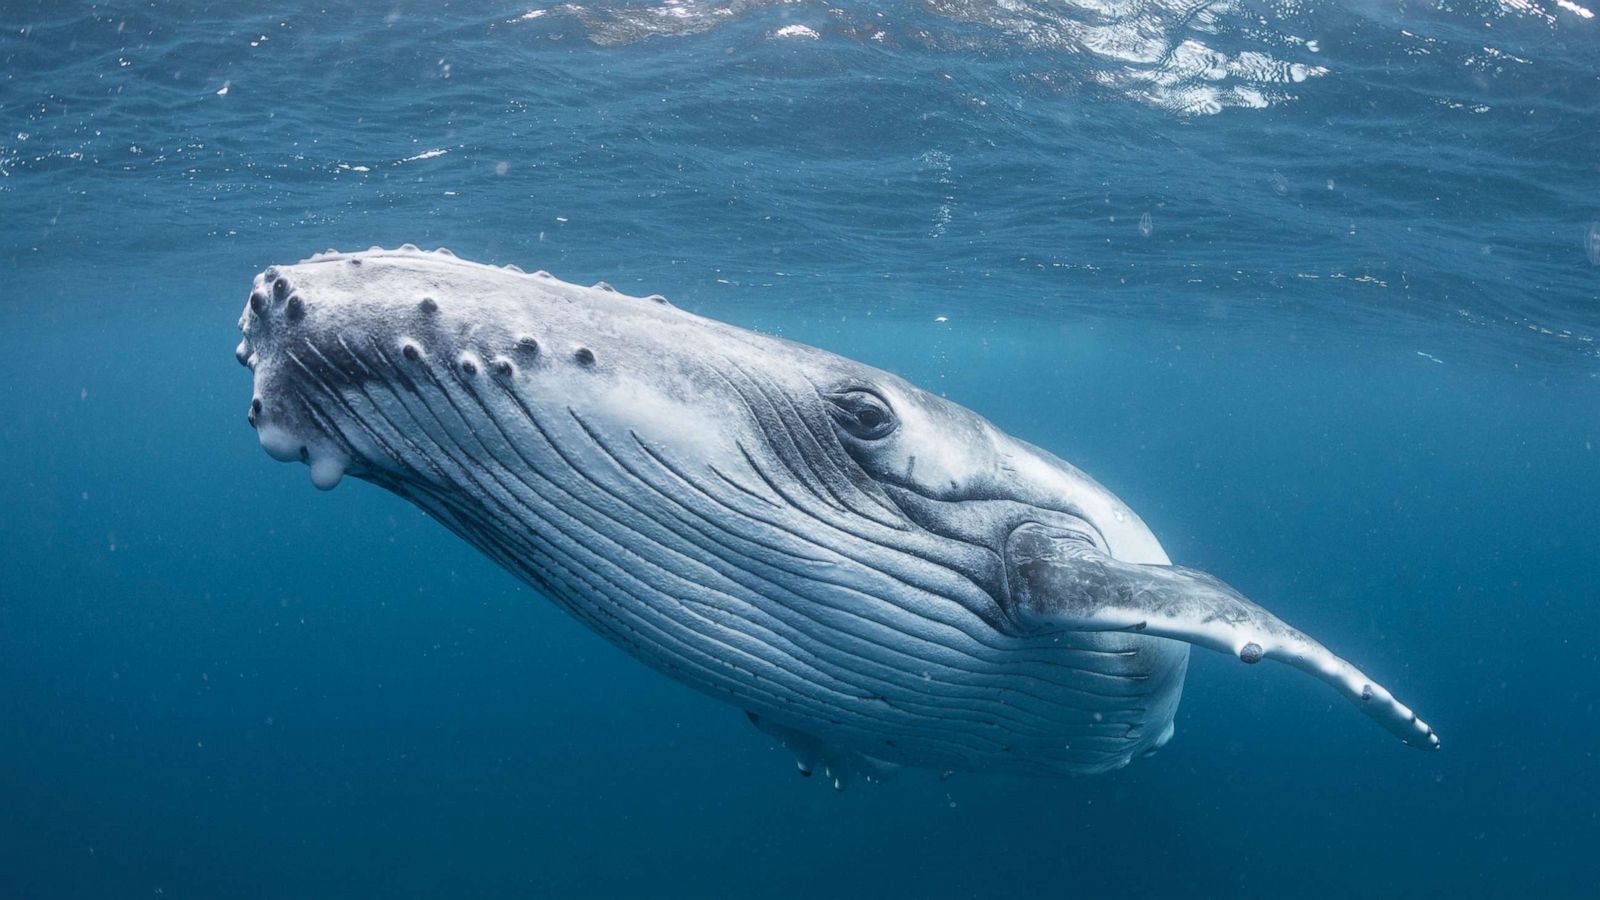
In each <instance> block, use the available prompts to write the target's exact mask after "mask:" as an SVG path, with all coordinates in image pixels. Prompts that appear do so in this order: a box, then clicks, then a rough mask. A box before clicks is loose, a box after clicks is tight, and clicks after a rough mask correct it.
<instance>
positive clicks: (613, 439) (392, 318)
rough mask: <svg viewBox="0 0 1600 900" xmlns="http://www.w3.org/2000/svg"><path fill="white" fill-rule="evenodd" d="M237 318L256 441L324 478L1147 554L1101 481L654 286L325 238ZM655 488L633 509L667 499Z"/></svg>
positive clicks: (855, 366)
mask: <svg viewBox="0 0 1600 900" xmlns="http://www.w3.org/2000/svg"><path fill="white" fill-rule="evenodd" d="M240 330H241V331H242V332H243V335H244V338H243V340H242V341H241V342H240V344H239V347H238V348H237V351H236V354H237V357H238V359H239V361H240V362H241V363H242V364H244V365H246V366H247V367H249V368H250V369H252V370H253V372H254V376H255V391H254V395H253V397H252V398H251V402H250V410H249V413H248V418H249V421H250V424H251V425H252V426H254V427H255V429H256V431H257V434H258V436H259V438H260V441H261V445H262V447H263V448H264V449H265V450H266V451H267V452H268V453H269V454H271V455H272V456H273V457H274V458H275V459H279V460H283V461H301V462H304V463H306V464H307V465H308V466H309V468H310V473H311V479H312V481H313V482H314V483H315V484H316V485H317V486H318V487H321V488H324V489H328V488H332V487H333V486H334V485H336V484H337V483H338V482H339V481H340V479H341V477H342V476H343V475H344V474H346V473H349V474H352V475H355V476H357V477H360V478H365V479H369V480H372V481H375V482H378V483H380V484H382V485H384V486H386V487H390V488H392V489H397V490H399V491H400V492H402V493H404V494H406V495H407V496H408V497H409V498H411V499H414V500H418V501H419V502H423V503H424V505H425V506H429V507H430V509H431V511H434V512H436V513H441V514H445V515H446V516H447V517H460V516H470V515H471V514H472V513H474V512H477V511H481V510H479V509H478V508H480V507H495V508H499V507H504V508H503V509H498V510H497V512H498V513H499V514H510V513H512V512H516V513H518V514H523V513H525V512H526V511H525V510H522V509H521V508H520V506H519V505H518V501H520V500H522V499H524V498H523V497H521V496H520V493H519V492H523V491H530V492H539V491H536V489H540V490H542V493H540V497H542V498H544V499H548V500H549V501H550V502H551V503H552V504H554V505H560V502H561V500H562V498H563V497H567V496H568V494H567V493H565V492H571V491H580V492H581V490H582V489H583V487H584V486H585V485H590V486H592V485H593V484H595V483H596V482H601V483H603V482H605V481H606V480H607V479H626V478H628V477H630V473H629V471H628V470H629V469H630V468H632V467H639V468H642V469H648V472H637V473H632V474H635V475H641V474H643V475H648V476H650V477H651V478H665V479H667V482H666V484H668V485H671V484H672V483H673V481H674V480H675V481H677V482H681V484H677V485H675V487H677V488H679V489H682V490H688V491H694V490H698V489H703V488H704V489H711V492H712V493H718V492H721V491H732V492H734V494H735V496H737V498H738V499H739V500H740V501H744V502H771V503H776V504H778V505H780V506H785V507H794V508H801V509H807V510H811V511H813V512H816V513H818V514H821V515H824V516H826V517H830V518H833V519H835V520H837V521H839V522H845V521H847V520H848V519H850V518H856V519H859V520H861V521H862V522H867V523H871V524H872V527H874V528H878V527H881V528H888V529H898V530H903V529H907V528H920V529H924V530H927V531H929V532H932V533H935V534H939V535H942V536H944V537H946V538H948V539H950V540H953V541H957V542H962V543H966V544H973V543H977V544H981V545H984V546H986V547H988V548H990V549H997V548H999V547H1001V546H1002V545H1003V543H1004V540H1005V537H1006V535H1007V534H1008V533H1009V531H1010V530H1011V529H1013V528H1015V527H1016V526H1017V525H1018V524H1019V523H1022V522H1025V521H1039V520H1040V519H1041V518H1042V519H1044V520H1046V521H1048V522H1049V523H1050V524H1051V525H1052V526H1060V527H1065V528H1073V529H1077V530H1080V531H1082V532H1083V533H1084V534H1085V535H1086V536H1088V538H1089V539H1090V540H1092V541H1093V542H1095V543H1097V544H1098V545H1100V546H1102V547H1103V548H1105V549H1106V550H1107V551H1109V552H1111V553H1112V554H1114V555H1116V556H1118V557H1119V558H1124V559H1128V560H1131V561H1135V562H1165V561H1166V557H1165V556H1164V555H1163V553H1162V551H1161V548H1160V546H1159V545H1158V544H1157V543H1156V541H1155V539H1154V537H1153V536H1152V535H1151V534H1150V532H1149V530H1148V529H1146V528H1145V527H1144V525H1143V523H1142V522H1140V521H1139V519H1138V517H1137V516H1135V515H1134V514H1133V513H1132V512H1131V511H1130V510H1128V509H1127V508H1126V507H1125V506H1124V505H1123V504H1122V503H1121V502H1120V501H1119V500H1117V498H1115V497H1114V496H1113V495H1112V494H1111V493H1110V492H1108V491H1106V490H1105V489H1104V488H1102V487H1100V486H1099V485H1098V484H1096V483H1095V482H1094V481H1093V480H1091V479H1090V478H1088V477H1087V476H1086V475H1084V474H1083V473H1081V472H1079V471H1078V470H1076V469H1074V468H1073V467H1071V466H1070V465H1068V464H1066V463H1065V462H1063V461H1061V460H1059V459H1056V458H1055V457H1052V456H1050V455H1049V454H1046V453H1044V452H1043V451H1040V450H1038V449H1037V448H1034V447H1032V446H1030V445H1027V444H1025V443H1023V442H1021V441H1018V440H1016V439H1013V438H1011V437H1009V436H1008V435H1006V434H1005V433H1003V432H1001V431H1000V430H998V429H997V428H995V427H993V426H992V425H990V424H989V423H988V422H987V421H985V420H984V419H982V418H981V417H979V416H977V415H976V414H974V413H972V412H970V411H968V410H966V409H965V408H963V407H961V406H958V405H956V404H953V403H950V402H948V401H945V400H943V399H942V398H939V397H937V396H934V395H931V394H928V393H926V392H924V391H921V390H919V389H917V388H916V387H914V386H912V385H910V384H909V383H907V382H905V381H904V380H903V379H901V378H898V377H896V376H894V375H891V374H889V373H887V372H883V371H881V370H878V369H875V368H873V367H871V366H867V365H863V364H861V363H858V362H855V361H853V360H850V359H846V358H843V357H840V356H837V355H835V354H832V353H828V352H825V351H822V350H818V349H815V348H811V347H807V346H803V345H800V344H796V343H792V342H789V341H785V340H781V339H778V338H773V337H770V336H766V335H761V334H756V333H753V332H749V331H745V330H743V329H739V328H736V327H733V326H730V325H726V324H723V323H720V322H717V321H714V320H710V319H706V318H702V317H700V316H696V315H693V314H690V313H687V312H685V311H683V310H680V309H677V308H676V307H674V306H672V305H671V304H670V303H668V302H667V301H666V300H665V298H663V297H660V296H656V295H653V296H648V297H635V296H629V295H626V294H623V293H620V292H618V291H616V290H614V289H613V288H611V287H610V286H609V285H607V284H605V283H603V282H602V283H598V284H595V285H593V286H591V287H582V286H578V285H574V284H568V283H566V282H563V281H560V280H558V279H556V278H554V277H552V276H550V275H549V274H548V273H545V272H534V273H525V272H523V271H522V270H520V269H517V268H515V267H509V266H508V267H505V268H497V267H493V266H487V265H482V264H478V263H472V262H467V261H464V260H461V259H458V258H456V257H455V256H454V255H452V254H450V253H449V252H448V251H444V250H440V251H434V252H427V251H421V250H418V249H416V248H415V247H412V246H410V245H407V246H405V247H403V248H401V249H399V250H394V251H385V250H381V249H378V248H373V249H372V250H369V251H366V252H362V253H348V254H346V253H335V252H332V251H330V252H328V253H323V254H318V255H316V256H314V257H312V258H310V259H308V260H305V261H302V262H300V263H297V264H294V265H280V266H274V267H272V268H269V269H267V270H266V271H264V272H262V273H261V274H259V275H258V276H256V279H255V283H254V285H253V287H252V290H251V293H250V298H249V301H248V302H247V303H246V305H245V309H244V311H243V313H242V315H241V317H240ZM669 473H670V474H669ZM706 479H709V481H706ZM701 482H704V483H701ZM671 493H672V492H671V491H665V492H661V491H657V492H648V491H646V492H643V493H639V494H637V495H636V496H632V497H629V498H628V499H629V501H630V502H631V503H632V504H633V505H646V504H649V505H652V506H655V505H659V506H660V507H662V508H663V509H665V510H667V511H668V512H670V511H671V508H672V507H673V504H674V502H675V500H674V498H672V497H670V496H666V495H668V494H671ZM701 493H704V491H701ZM718 499H719V500H723V499H727V498H722V497H720V495H719V497H718ZM458 507H464V508H458ZM530 515H531V514H530Z"/></svg>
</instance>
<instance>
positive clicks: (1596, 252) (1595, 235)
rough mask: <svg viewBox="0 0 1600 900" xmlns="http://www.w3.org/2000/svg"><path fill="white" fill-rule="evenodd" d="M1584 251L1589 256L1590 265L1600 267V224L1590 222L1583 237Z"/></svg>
mask: <svg viewBox="0 0 1600 900" xmlns="http://www.w3.org/2000/svg"><path fill="white" fill-rule="evenodd" d="M1583 251H1584V253H1586V254H1588V256H1589V265H1591V266H1600V222H1590V223H1589V230H1588V231H1587V232H1585V233H1584V235H1583Z"/></svg>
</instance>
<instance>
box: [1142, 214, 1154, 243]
mask: <svg viewBox="0 0 1600 900" xmlns="http://www.w3.org/2000/svg"><path fill="white" fill-rule="evenodd" d="M1155 230H1156V225H1155V222H1153V221H1152V220H1151V219H1150V214H1149V213H1145V214H1144V215H1142V216H1140V217H1139V233H1140V234H1142V235H1144V236H1145V237H1149V236H1150V233H1151V232H1153V231H1155Z"/></svg>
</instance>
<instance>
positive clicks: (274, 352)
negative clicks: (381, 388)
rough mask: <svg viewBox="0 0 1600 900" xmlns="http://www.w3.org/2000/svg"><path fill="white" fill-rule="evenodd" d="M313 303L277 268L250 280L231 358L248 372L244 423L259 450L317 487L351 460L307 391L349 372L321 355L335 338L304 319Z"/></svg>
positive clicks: (338, 475)
mask: <svg viewBox="0 0 1600 900" xmlns="http://www.w3.org/2000/svg"><path fill="white" fill-rule="evenodd" d="M312 304H313V301H312V300H311V299H309V298H308V293H307V292H302V291H300V290H298V289H297V284H296V280H295V279H294V278H293V277H292V273H291V272H290V271H287V270H285V269H280V268H277V267H273V268H269V269H267V270H266V271H264V272H262V273H260V274H259V275H257V276H256V278H255V282H254V284H253V285H252V286H251V290H250V297H249V299H248V300H247V301H246V303H245V308H244V312H243V313H242V315H241V316H240V319H239V330H240V332H241V333H242V334H243V337H242V338H241V339H240V341H239V345H238V346H237V347H236V348H234V358H235V359H237V360H238V361H239V364H240V365H242V366H244V367H245V368H247V369H250V370H251V371H252V372H253V373H254V375H255V383H254V390H253V391H252V394H251V398H250V406H249V409H248V410H247V411H246V413H245V419H246V420H247V421H248V422H249V423H250V426H251V427H252V428H254V429H255V430H256V435H257V437H258V438H259V439H260V441H261V446H262V449H264V450H266V451H267V453H268V454H269V455H271V456H272V458H274V459H276V460H279V461H281V462H294V461H299V462H303V463H305V464H306V465H307V466H308V467H309V468H310V471H311V482H312V483H313V484H315V485H316V486H317V487H319V488H321V489H323V490H330V489H332V488H333V487H335V486H337V485H338V484H339V481H340V480H341V479H342V478H343V477H344V475H345V473H346V472H347V471H349V470H350V468H351V467H352V466H353V464H354V462H355V458H354V456H353V454H352V448H351V447H350V446H349V444H348V441H347V440H346V439H345V438H344V437H343V436H342V435H340V433H339V430H338V429H337V428H336V427H332V424H333V423H332V422H330V421H328V418H327V413H326V412H323V411H319V408H318V404H317V403H316V402H315V398H314V397H313V389H314V388H315V387H316V385H317V383H318V382H319V381H321V382H322V383H323V384H324V385H326V386H327V387H330V388H331V387H332V386H333V385H334V384H338V383H343V382H347V381H349V379H350V378H351V376H352V375H353V374H354V371H353V370H352V369H351V367H350V366H348V365H347V366H343V367H341V366H339V365H337V364H335V363H334V362H333V359H334V358H336V357H340V356H342V357H345V361H346V362H347V363H355V362H356V360H355V359H354V358H353V356H350V355H348V354H335V355H334V356H330V355H329V353H328V351H327V349H326V348H327V345H328V344H329V338H332V339H333V340H334V343H337V339H338V334H337V332H336V331H335V330H331V329H328V328H326V327H322V328H319V327H318V323H316V322H308V319H309V318H310V316H308V313H309V311H310V310H311V308H312Z"/></svg>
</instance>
